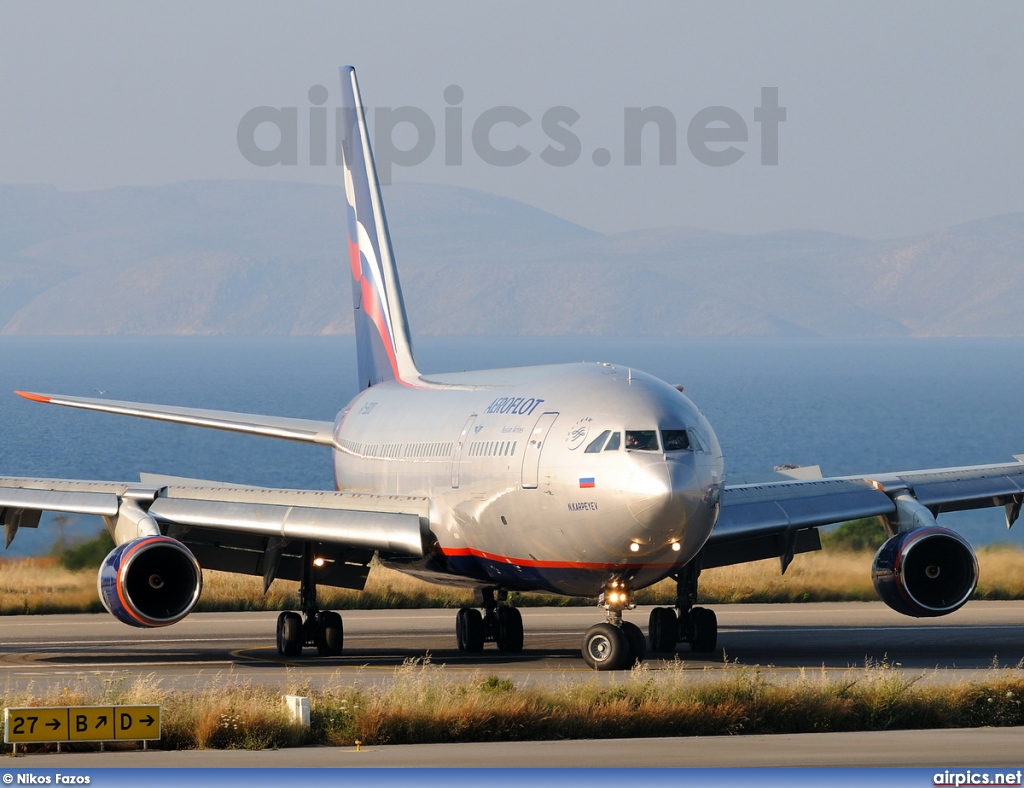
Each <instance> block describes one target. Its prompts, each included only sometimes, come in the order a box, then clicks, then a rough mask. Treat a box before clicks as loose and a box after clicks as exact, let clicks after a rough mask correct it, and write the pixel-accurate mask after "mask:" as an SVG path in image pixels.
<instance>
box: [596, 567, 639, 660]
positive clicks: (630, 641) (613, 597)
mask: <svg viewBox="0 0 1024 788" xmlns="http://www.w3.org/2000/svg"><path fill="white" fill-rule="evenodd" d="M598 604H599V605H601V606H602V607H603V608H604V611H605V616H606V617H607V619H608V620H607V621H606V622H605V623H603V624H595V625H594V626H592V627H591V628H590V629H588V630H587V632H586V634H585V635H584V636H583V646H582V648H581V649H580V652H581V653H582V654H583V661H584V662H586V663H587V664H588V665H590V667H592V668H593V669H594V670H623V669H625V668H629V667H632V666H633V665H635V664H636V663H637V662H642V661H643V659H644V656H645V652H646V650H647V643H646V642H645V640H644V633H643V632H641V631H640V627H638V626H637V625H636V624H633V623H630V622H629V621H623V620H622V611H623V610H625V609H627V608H628V609H632V608H633V607H634V605H633V591H632V589H630V588H629V587H628V586H627V585H626V583H625V582H623V581H621V580H613V581H612V582H611V583H609V584H608V585H607V586H606V587H605V590H604V593H603V594H601V598H600V599H599V600H598Z"/></svg>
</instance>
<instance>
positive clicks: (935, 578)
mask: <svg viewBox="0 0 1024 788" xmlns="http://www.w3.org/2000/svg"><path fill="white" fill-rule="evenodd" d="M871 578H872V580H873V581H874V583H875V591H877V592H878V596H879V597H881V599H882V601H883V602H885V603H886V604H887V605H888V606H889V607H891V608H892V609H893V610H895V611H897V612H898V613H903V615H906V616H914V617H915V618H924V617H928V616H944V615H946V614H947V613H952V612H953V611H954V610H959V609H960V608H961V607H963V606H964V604H965V603H966V602H967V600H968V599H970V598H971V594H973V593H974V588H975V586H977V585H978V559H977V558H975V556H974V550H972V549H971V546H970V544H968V542H967V540H966V539H964V538H963V537H962V536H960V534H958V533H956V532H955V531H950V530H949V529H948V528H940V527H939V526H933V527H931V528H915V529H913V530H910V531H904V532H902V533H898V534H896V535H895V536H893V537H891V538H890V539H889V540H888V541H887V542H886V543H885V544H883V545H882V546H881V547H880V548H879V550H878V552H877V553H876V554H875V560H874V563H873V564H872V565H871Z"/></svg>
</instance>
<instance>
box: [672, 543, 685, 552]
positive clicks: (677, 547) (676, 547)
mask: <svg viewBox="0 0 1024 788" xmlns="http://www.w3.org/2000/svg"><path fill="white" fill-rule="evenodd" d="M682 549H683V546H682V545H681V544H679V542H673V543H672V550H673V552H676V553H678V552H679V551H680V550H682Z"/></svg>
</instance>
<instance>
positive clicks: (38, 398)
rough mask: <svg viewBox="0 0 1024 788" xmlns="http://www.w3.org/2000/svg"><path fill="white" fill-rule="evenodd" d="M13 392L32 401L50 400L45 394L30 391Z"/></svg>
mask: <svg viewBox="0 0 1024 788" xmlns="http://www.w3.org/2000/svg"><path fill="white" fill-rule="evenodd" d="M14 393H15V394H17V395H18V396H19V397H24V398H25V399H28V400H32V401H33V402H45V403H47V404H49V402H50V398H49V397H48V396H46V395H45V394H33V393H32V392H31V391H15V392H14Z"/></svg>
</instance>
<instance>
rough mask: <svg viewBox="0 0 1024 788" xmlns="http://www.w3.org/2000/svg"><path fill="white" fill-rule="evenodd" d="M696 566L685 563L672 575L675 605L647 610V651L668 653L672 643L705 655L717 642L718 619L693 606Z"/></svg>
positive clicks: (695, 564) (696, 575)
mask: <svg viewBox="0 0 1024 788" xmlns="http://www.w3.org/2000/svg"><path fill="white" fill-rule="evenodd" d="M699 576H700V565H699V563H698V562H697V561H693V562H691V563H690V564H688V565H687V566H686V567H685V568H684V569H683V571H682V572H680V573H679V574H678V575H676V606H675V607H674V608H672V607H656V608H654V610H652V611H651V617H650V620H649V622H648V628H647V632H648V634H649V635H650V638H651V651H653V652H655V653H658V654H670V653H672V652H673V651H675V650H676V644H678V643H689V644H690V650H691V651H694V652H696V653H698V654H708V653H710V652H712V651H714V650H715V646H716V645H717V643H718V617H717V616H715V611H713V610H709V609H708V608H706V607H694V604H693V603H694V602H696V601H697V578H698V577H699Z"/></svg>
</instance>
